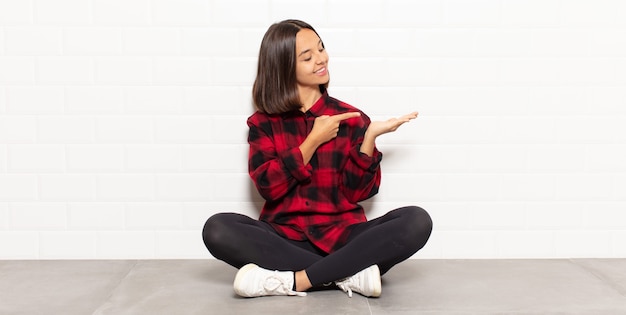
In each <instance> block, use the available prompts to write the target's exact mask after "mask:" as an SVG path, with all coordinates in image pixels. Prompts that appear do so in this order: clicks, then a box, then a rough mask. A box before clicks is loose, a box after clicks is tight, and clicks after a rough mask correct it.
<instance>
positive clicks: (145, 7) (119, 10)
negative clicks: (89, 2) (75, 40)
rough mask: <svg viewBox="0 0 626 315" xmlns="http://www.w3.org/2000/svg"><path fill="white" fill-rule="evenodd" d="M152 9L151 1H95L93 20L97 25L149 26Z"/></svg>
mask: <svg viewBox="0 0 626 315" xmlns="http://www.w3.org/2000/svg"><path fill="white" fill-rule="evenodd" d="M150 8H151V1H150V0H93V19H94V23H95V24H96V25H107V26H109V25H110V26H147V25H150V24H151V23H152V14H151V10H150Z"/></svg>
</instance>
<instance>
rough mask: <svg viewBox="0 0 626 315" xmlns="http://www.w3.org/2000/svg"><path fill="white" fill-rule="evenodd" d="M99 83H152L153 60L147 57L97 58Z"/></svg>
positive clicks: (97, 81)
mask: <svg viewBox="0 0 626 315" xmlns="http://www.w3.org/2000/svg"><path fill="white" fill-rule="evenodd" d="M95 62H96V76H95V77H96V78H95V81H96V83H97V84H108V85H138V84H151V83H152V79H153V77H152V75H153V70H152V61H151V60H150V59H149V58H145V57H99V58H96V61H95Z"/></svg>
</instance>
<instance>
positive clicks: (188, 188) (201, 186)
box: [156, 174, 219, 202]
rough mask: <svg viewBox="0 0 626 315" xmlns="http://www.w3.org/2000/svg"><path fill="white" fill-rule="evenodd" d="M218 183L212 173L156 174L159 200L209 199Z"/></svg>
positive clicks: (211, 198) (211, 197)
mask: <svg viewBox="0 0 626 315" xmlns="http://www.w3.org/2000/svg"><path fill="white" fill-rule="evenodd" d="M216 185H219V184H218V183H217V182H216V181H215V176H214V174H172V175H165V174H164V175H158V176H157V189H156V191H157V200H159V201H178V202H182V201H210V200H213V198H214V197H213V192H212V191H213V187H215V186H216Z"/></svg>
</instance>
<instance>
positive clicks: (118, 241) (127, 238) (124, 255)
mask: <svg viewBox="0 0 626 315" xmlns="http://www.w3.org/2000/svg"><path fill="white" fill-rule="evenodd" d="M155 251H156V237H155V233H154V232H151V231H102V232H98V233H97V241H96V256H97V257H98V258H99V259H154V258H155Z"/></svg>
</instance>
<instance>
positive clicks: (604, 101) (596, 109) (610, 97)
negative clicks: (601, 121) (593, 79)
mask: <svg viewBox="0 0 626 315" xmlns="http://www.w3.org/2000/svg"><path fill="white" fill-rule="evenodd" d="M625 103H626V88H625V87H593V88H590V91H589V101H588V103H587V104H588V112H589V113H591V114H599V115H605V114H608V115H616V114H617V115H626V107H625V106H624V104H625Z"/></svg>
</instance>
